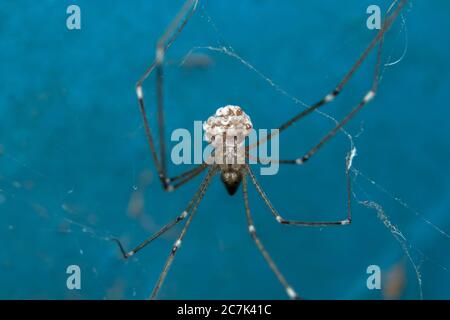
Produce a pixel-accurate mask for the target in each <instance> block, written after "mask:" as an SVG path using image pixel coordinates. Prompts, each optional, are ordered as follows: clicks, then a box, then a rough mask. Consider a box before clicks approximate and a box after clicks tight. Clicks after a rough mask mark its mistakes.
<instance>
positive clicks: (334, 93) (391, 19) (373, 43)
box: [247, 0, 407, 162]
mask: <svg viewBox="0 0 450 320" xmlns="http://www.w3.org/2000/svg"><path fill="white" fill-rule="evenodd" d="M406 2H407V0H399V3H398V5H397V7H396V8H395V10H394V11H393V13H392V14H391V15H390V16H388V17H387V18H386V19H385V21H384V23H383V25H382V27H381V29H380V31H379V32H378V33H377V35H376V36H375V38H374V39H373V40H372V41H371V42H370V44H369V45H368V46H367V48H366V49H365V50H364V52H363V53H362V54H361V56H360V57H359V59H358V60H357V61H356V63H355V64H354V65H353V67H352V68H351V69H350V71H349V72H347V74H346V75H345V76H344V77H343V78H342V80H341V81H340V82H339V83H338V85H337V86H336V87H335V89H334V90H333V91H331V92H330V93H328V94H327V95H326V96H325V97H323V98H322V99H321V100H320V101H318V102H316V103H315V104H313V105H311V106H310V107H309V108H307V109H306V110H304V111H302V112H300V113H299V114H297V115H296V116H295V117H293V118H292V119H290V120H289V121H287V122H286V123H284V124H282V125H281V126H280V127H279V128H278V132H276V133H270V134H268V135H267V136H266V137H264V138H263V139H260V140H259V141H258V142H257V143H254V144H253V145H250V146H248V147H247V155H248V150H249V149H252V148H254V147H257V146H259V145H260V144H262V143H265V142H267V141H268V140H270V139H271V138H272V137H273V136H274V135H276V134H279V133H280V132H282V131H283V130H285V129H287V128H288V127H290V126H291V125H292V124H294V123H295V122H297V121H298V120H300V119H302V118H303V117H305V116H307V115H308V114H310V113H311V112H313V111H314V110H316V109H318V108H320V107H321V106H323V105H325V104H327V103H329V102H332V101H333V100H334V99H335V98H336V97H337V95H338V94H339V93H340V92H341V91H342V90H343V89H344V87H345V85H346V84H347V82H348V81H349V80H350V79H351V77H352V76H353V74H354V73H355V72H356V71H357V70H358V68H359V67H360V66H361V64H362V63H363V62H364V60H365V59H366V58H367V56H368V55H369V53H370V52H371V51H372V50H373V48H374V47H375V46H376V45H377V44H378V43H379V42H380V43H381V42H382V41H383V37H384V34H385V33H386V32H387V31H388V30H389V29H390V27H391V26H392V24H393V23H394V21H395V19H396V18H397V16H398V15H399V13H400V11H401V10H402V9H403V7H404V6H405V4H406ZM380 54H381V46H380V49H379V51H378V55H380ZM379 63H380V62H379V61H378V62H377V67H376V68H377V71H376V76H375V78H376V80H375V81H374V84H373V87H372V89H371V90H370V91H369V92H368V93H367V94H366V95H365V97H364V98H363V100H362V102H361V103H360V104H359V105H358V106H357V107H356V108H354V109H353V110H352V111H351V112H350V113H349V114H348V116H347V117H346V118H344V119H343V120H342V121H341V123H339V124H338V125H337V126H336V127H335V128H334V129H333V130H332V131H331V132H330V134H329V135H328V136H326V137H325V138H324V139H323V140H322V141H321V143H320V144H319V145H317V146H316V147H315V148H313V149H312V150H311V154H309V153H308V154H306V155H305V156H304V157H303V158H301V159H303V160H298V162H301V161H303V162H304V161H306V160H308V159H309V157H311V156H312V155H313V154H314V153H315V152H316V151H317V149H319V148H320V147H321V146H322V145H323V144H324V143H326V142H327V141H328V140H329V139H330V138H332V137H333V136H334V135H335V134H336V133H337V132H338V131H339V130H340V129H341V128H342V127H343V126H344V125H345V124H346V123H347V122H348V121H349V120H350V119H351V118H352V117H353V116H354V115H355V114H356V113H357V112H358V111H359V110H360V109H361V108H362V107H363V106H364V105H365V104H367V103H368V102H369V101H370V100H372V99H373V98H374V96H375V93H376V89H377V85H378V74H379V65H378V64H379Z"/></svg>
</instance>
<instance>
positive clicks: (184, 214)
mask: <svg viewBox="0 0 450 320" xmlns="http://www.w3.org/2000/svg"><path fill="white" fill-rule="evenodd" d="M203 169H204V168H203ZM205 183H209V182H207V179H206V178H205V180H204V181H203V182H202V184H201V185H200V188H199V189H198V190H197V192H196V193H195V194H194V196H193V197H192V199H191V201H190V202H189V204H188V206H187V207H186V209H185V210H184V211H183V212H182V213H181V214H180V215H179V216H177V217H176V218H175V219H174V220H172V221H171V222H169V223H167V224H166V225H164V226H163V227H162V228H161V229H160V230H159V231H157V232H156V233H154V234H152V235H151V236H150V237H148V238H147V239H145V240H144V241H143V242H142V243H141V244H139V245H138V246H137V247H136V248H134V249H133V250H131V251H128V252H127V251H126V250H125V249H124V246H123V245H122V243H121V242H120V240H119V239H116V238H113V239H111V240H112V241H114V242H116V243H117V244H118V245H119V249H120V252H121V253H122V255H123V257H124V258H125V259H127V258H129V257H131V256H133V255H134V254H136V253H137V252H138V251H140V250H141V249H143V248H144V247H145V246H147V245H148V244H149V243H151V242H152V241H153V240H155V239H157V238H159V237H160V236H161V235H163V234H164V233H165V232H167V231H168V230H170V229H171V228H172V227H174V226H175V225H177V224H178V223H179V222H181V221H182V220H184V219H185V218H186V217H187V216H188V215H189V214H190V213H191V211H192V209H193V206H194V205H195V201H196V200H197V199H198V198H199V197H200V196H201V195H202V189H203V187H204V186H205Z"/></svg>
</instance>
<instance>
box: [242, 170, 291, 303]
mask: <svg viewBox="0 0 450 320" xmlns="http://www.w3.org/2000/svg"><path fill="white" fill-rule="evenodd" d="M242 190H243V193H244V205H245V213H246V215H247V224H248V232H249V233H250V236H251V237H252V239H253V241H255V244H256V246H257V247H258V249H259V251H260V252H261V254H262V255H263V257H264V259H265V260H266V262H267V264H268V265H269V267H270V269H272V271H273V272H274V273H275V275H276V277H277V279H278V281H280V283H281V284H282V285H283V287H284V289H285V290H286V293H287V294H288V296H289V298H291V299H298V298H299V297H298V295H297V293H296V292H295V291H294V289H292V287H291V286H290V285H289V283H288V282H287V281H286V279H285V278H284V276H283V275H282V274H281V272H280V270H278V267H277V266H276V264H275V262H274V261H273V260H272V258H271V257H270V255H269V253H268V252H267V250H266V248H264V246H263V244H262V243H261V241H260V240H259V238H258V235H257V234H256V229H255V226H254V224H253V218H252V216H251V214H250V206H249V203H248V189H247V178H246V174H244V177H243V179H242Z"/></svg>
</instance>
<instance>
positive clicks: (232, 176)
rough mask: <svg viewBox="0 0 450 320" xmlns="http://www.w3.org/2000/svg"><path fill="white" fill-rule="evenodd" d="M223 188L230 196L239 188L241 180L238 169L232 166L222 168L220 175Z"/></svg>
mask: <svg viewBox="0 0 450 320" xmlns="http://www.w3.org/2000/svg"><path fill="white" fill-rule="evenodd" d="M220 177H221V179H222V182H223V184H224V185H225V188H226V189H227V192H228V194H229V195H230V196H232V195H234V194H235V193H236V191H237V189H238V188H239V185H240V184H241V181H242V174H241V172H240V170H238V169H236V168H233V167H232V166H230V167H228V166H227V168H225V169H222V172H221V175H220Z"/></svg>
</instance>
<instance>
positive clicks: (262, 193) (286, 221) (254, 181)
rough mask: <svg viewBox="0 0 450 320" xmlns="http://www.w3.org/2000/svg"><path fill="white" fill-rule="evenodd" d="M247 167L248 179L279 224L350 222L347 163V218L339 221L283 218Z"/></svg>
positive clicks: (314, 225) (300, 224)
mask: <svg viewBox="0 0 450 320" xmlns="http://www.w3.org/2000/svg"><path fill="white" fill-rule="evenodd" d="M245 167H246V169H247V172H248V174H249V176H250V179H251V180H252V182H253V184H254V185H255V187H256V190H257V191H258V193H259V195H260V196H261V198H262V199H263V201H264V203H265V204H266V205H267V207H268V208H269V209H270V212H271V213H272V215H273V216H274V217H275V219H276V220H277V221H278V222H279V223H281V224H289V225H299V226H310V227H326V226H344V225H348V224H350V223H351V222H352V211H351V201H350V199H351V184H350V175H349V172H348V169H349V168H348V165H347V166H346V175H347V218H346V219H345V220H339V221H297V220H286V219H285V218H283V217H282V216H281V215H280V214H279V213H278V211H277V210H276V209H275V207H274V206H273V204H272V203H271V202H270V200H269V198H268V197H267V195H266V193H265V192H264V190H263V188H262V187H261V185H260V184H259V182H258V180H257V179H256V177H255V175H254V173H253V172H252V170H251V169H250V167H249V166H248V165H246V166H245Z"/></svg>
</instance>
